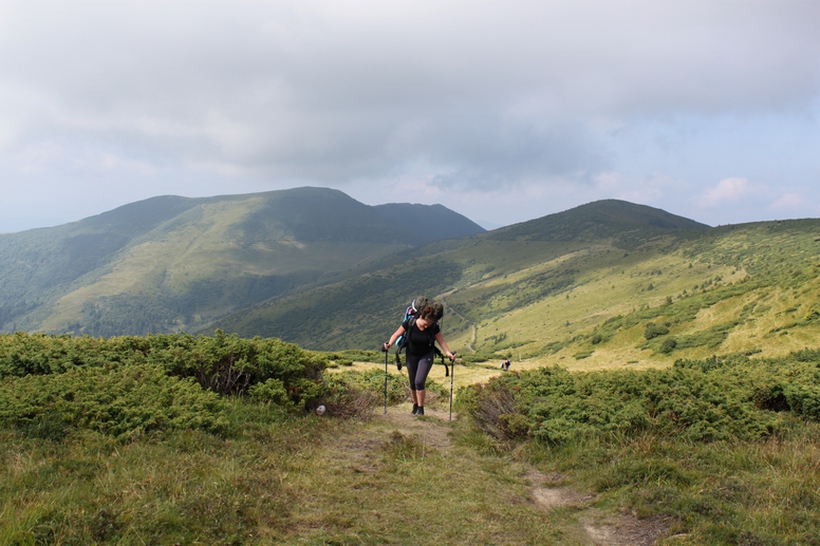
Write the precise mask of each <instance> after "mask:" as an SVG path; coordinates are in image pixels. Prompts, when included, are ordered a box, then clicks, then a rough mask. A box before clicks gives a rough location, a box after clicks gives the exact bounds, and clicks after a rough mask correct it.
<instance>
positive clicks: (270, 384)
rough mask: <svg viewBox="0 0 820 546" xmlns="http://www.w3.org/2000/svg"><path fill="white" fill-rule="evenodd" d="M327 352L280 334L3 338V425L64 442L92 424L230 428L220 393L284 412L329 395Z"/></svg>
mask: <svg viewBox="0 0 820 546" xmlns="http://www.w3.org/2000/svg"><path fill="white" fill-rule="evenodd" d="M325 364H326V362H325V358H324V357H321V356H318V355H314V354H312V353H309V352H306V351H303V350H301V349H299V347H297V346H296V345H293V344H290V343H284V342H282V341H279V340H277V339H267V340H263V339H260V338H256V339H252V340H247V339H240V338H238V337H236V336H228V335H225V334H223V333H222V332H217V333H216V335H215V336H214V337H205V336H199V337H193V336H189V335H182V334H179V335H178V334H159V335H151V336H148V337H133V336H129V337H115V338H110V339H105V338H92V337H87V336H86V337H79V338H72V337H70V336H67V335H62V336H47V335H42V334H35V335H29V334H25V333H16V334H14V335H3V336H0V379H2V384H0V424H2V425H4V426H12V427H16V428H17V429H18V430H19V431H20V432H21V433H22V434H25V435H29V436H34V437H44V438H51V439H60V438H62V436H63V435H64V434H66V432H67V431H68V430H72V429H83V430H93V431H96V432H100V433H103V434H106V435H110V436H113V437H115V438H117V439H120V440H123V439H133V438H137V437H140V436H142V435H145V434H149V433H155V432H168V431H174V430H191V429H194V430H202V431H205V432H210V433H216V434H222V435H230V434H232V433H234V432H235V431H234V430H232V429H231V425H230V423H229V422H228V419H227V417H226V412H227V406H226V404H225V402H224V399H222V398H220V395H245V394H247V395H248V396H250V397H251V398H253V399H259V400H264V401H266V402H273V403H275V404H276V405H277V406H278V407H280V408H282V409H284V410H293V409H297V408H301V409H304V408H305V407H309V406H310V405H311V404H313V403H314V401H315V400H316V399H317V398H318V397H320V396H321V397H324V396H325V386H324V384H323V382H322V381H321V377H322V371H323V370H324V367H325Z"/></svg>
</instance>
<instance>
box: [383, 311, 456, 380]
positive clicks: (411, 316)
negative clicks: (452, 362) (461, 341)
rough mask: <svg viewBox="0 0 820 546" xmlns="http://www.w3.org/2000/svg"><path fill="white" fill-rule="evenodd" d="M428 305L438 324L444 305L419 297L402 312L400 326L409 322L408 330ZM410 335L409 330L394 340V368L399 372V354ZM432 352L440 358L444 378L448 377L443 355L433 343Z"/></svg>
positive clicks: (448, 369) (448, 373) (442, 314)
mask: <svg viewBox="0 0 820 546" xmlns="http://www.w3.org/2000/svg"><path fill="white" fill-rule="evenodd" d="M428 305H432V306H433V309H435V317H436V322H437V323H440V321H441V317H443V316H444V304H442V303H441V302H438V301H436V300H434V299H431V298H427V297H425V296H419V297H417V298H415V299H414V300H413V301H412V302H411V303H410V305H409V306H408V307H407V310H406V311H405V312H404V318H403V319H402V324H404V323H405V322H407V321H409V325H410V328H412V327H413V325H414V324H415V323H416V319H418V318H419V315H420V314H421V311H422V309H424V308H425V307H427V306H428ZM409 334H410V330H409V329H408V330H407V331H405V332H404V333H403V334H402V335H401V336H399V338H398V339H397V340H396V367H397V368H398V369H399V371H401V352H402V351H403V350H404V348H405V347H406V346H407V337H408V335H409ZM432 346H433V351H434V352H435V355H436V356H438V357H440V358H441V363H442V364H443V365H444V375H445V377H449V376H450V367H449V366H447V364H446V362H445V359H444V353H442V352H441V350H440V349H439V348H438V346H436V344H435V341H433V343H432Z"/></svg>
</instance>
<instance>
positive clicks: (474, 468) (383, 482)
mask: <svg viewBox="0 0 820 546" xmlns="http://www.w3.org/2000/svg"><path fill="white" fill-rule="evenodd" d="M464 428H465V427H462V426H460V425H459V423H457V422H455V423H451V422H449V421H448V411H447V408H446V407H445V408H443V409H442V410H435V409H432V408H431V409H430V410H429V411H428V415H426V416H425V417H423V418H416V417H414V416H412V415H410V413H409V408H408V407H405V406H401V407H398V408H396V407H391V408H390V409H389V412H388V414H387V415H383V414H382V413H381V411H380V410H379V413H378V414H377V415H375V416H374V417H373V418H372V419H371V420H369V421H367V422H365V423H353V422H347V423H339V426H338V427H334V428H333V432H332V433H331V434H330V435H329V437H328V438H327V439H326V440H325V441H322V442H321V445H317V446H315V448H314V449H313V450H311V451H310V454H309V455H308V456H306V457H305V458H304V460H303V461H302V462H301V468H300V471H298V472H297V473H296V475H295V476H289V477H288V482H289V484H290V486H291V494H292V495H293V497H294V500H295V503H296V506H294V508H293V510H291V513H290V516H289V517H288V524H287V526H286V527H287V532H286V534H285V536H282V537H281V538H282V539H283V541H284V542H287V543H292V544H316V545H318V544H402V545H410V544H449V545H459V544H465V545H466V544H470V545H477V544H488V545H489V544H493V545H507V544H509V545H513V544H516V545H518V544H547V545H549V544H561V545H564V544H566V545H574V544H578V545H592V544H599V545H619V544H630V545H636V546H637V545H641V544H647V545H648V544H653V543H654V541H655V540H656V539H657V537H658V536H659V535H660V534H661V533H662V532H663V529H662V527H660V526H658V525H653V524H652V523H647V522H641V521H638V520H636V519H634V518H629V517H622V516H618V517H615V516H611V515H610V516H605V515H604V514H603V513H601V512H599V511H598V510H597V509H595V508H594V507H593V503H594V501H595V496H594V495H591V494H586V493H582V492H579V491H576V490H574V489H573V488H571V487H569V486H568V485H566V484H563V483H562V478H561V476H559V475H545V474H543V473H541V472H539V471H538V470H537V469H535V468H533V467H531V466H530V465H526V464H522V463H520V462H515V461H513V459H512V457H508V456H505V454H503V453H498V452H497V449H496V447H495V446H491V445H488V444H487V443H486V442H487V441H486V439H482V438H481V437H479V436H478V435H475V434H473V433H471V432H469V431H467V430H464ZM298 466H299V465H297V468H298Z"/></svg>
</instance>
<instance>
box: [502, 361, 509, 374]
mask: <svg viewBox="0 0 820 546" xmlns="http://www.w3.org/2000/svg"><path fill="white" fill-rule="evenodd" d="M502 366H503V367H504V371H505V372H508V371H510V359H509V358H508V359H506V360H505V361H504V364H502Z"/></svg>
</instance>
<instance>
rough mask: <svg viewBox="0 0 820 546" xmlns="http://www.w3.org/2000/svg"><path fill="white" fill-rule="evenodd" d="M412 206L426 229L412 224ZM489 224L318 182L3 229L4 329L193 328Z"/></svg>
mask: <svg viewBox="0 0 820 546" xmlns="http://www.w3.org/2000/svg"><path fill="white" fill-rule="evenodd" d="M408 216H409V217H412V218H414V219H417V220H418V221H419V222H421V223H422V224H423V225H424V226H426V227H427V229H426V230H424V231H419V230H408V229H407V227H406V224H407V217H408ZM482 231H483V230H482V229H481V228H480V227H479V226H477V225H476V224H474V223H473V222H471V221H469V220H467V219H466V218H464V217H463V216H460V215H458V214H456V213H454V212H452V211H449V210H447V209H445V208H444V207H441V206H423V205H409V204H408V205H384V206H381V207H370V206H366V205H364V204H362V203H359V202H357V201H355V200H353V199H351V198H350V197H348V196H346V195H344V194H343V193H341V192H338V191H334V190H328V189H320V188H299V189H294V190H287V191H276V192H268V193H260V194H251V195H239V196H222V197H211V198H201V199H186V198H182V197H172V196H166V197H157V198H153V199H148V200H145V201H140V202H137V203H132V204H130V205H126V206H123V207H120V208H118V209H115V210H112V211H110V212H106V213H104V214H100V215H98V216H94V217H91V218H86V219H85V220H81V221H79V222H74V223H71V224H66V225H63V226H58V227H54V228H44V229H35V230H30V231H25V232H22V233H13V234H3V235H0V331H5V332H13V331H16V330H26V331H44V332H49V333H71V334H74V335H81V334H88V335H92V336H106V337H107V336H112V335H142V334H146V333H149V332H153V333H163V332H164V333H168V332H176V331H181V330H187V331H194V330H197V329H198V328H201V327H204V326H205V325H207V324H208V323H209V322H211V321H213V320H214V319H215V318H217V317H220V316H223V315H225V314H227V313H230V312H232V311H236V310H238V309H244V308H247V307H250V306H253V305H256V304H258V303H260V302H263V301H265V300H267V299H269V298H272V297H275V296H278V295H280V294H285V293H287V292H289V291H292V290H294V289H295V288H298V287H304V286H306V285H311V283H316V282H318V283H324V282H328V280H330V279H334V278H336V277H337V276H338V275H339V274H341V273H344V272H347V271H348V270H351V269H352V268H356V267H362V266H364V265H365V264H367V263H372V262H373V261H375V260H378V259H379V258H381V257H383V256H386V255H390V254H394V253H396V252H399V251H402V250H404V249H407V248H411V247H414V246H418V245H421V244H425V243H429V242H431V241H434V240H437V239H442V238H449V237H462V236H465V235H470V234H475V233H480V232H482ZM208 331H212V330H211V329H208Z"/></svg>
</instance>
